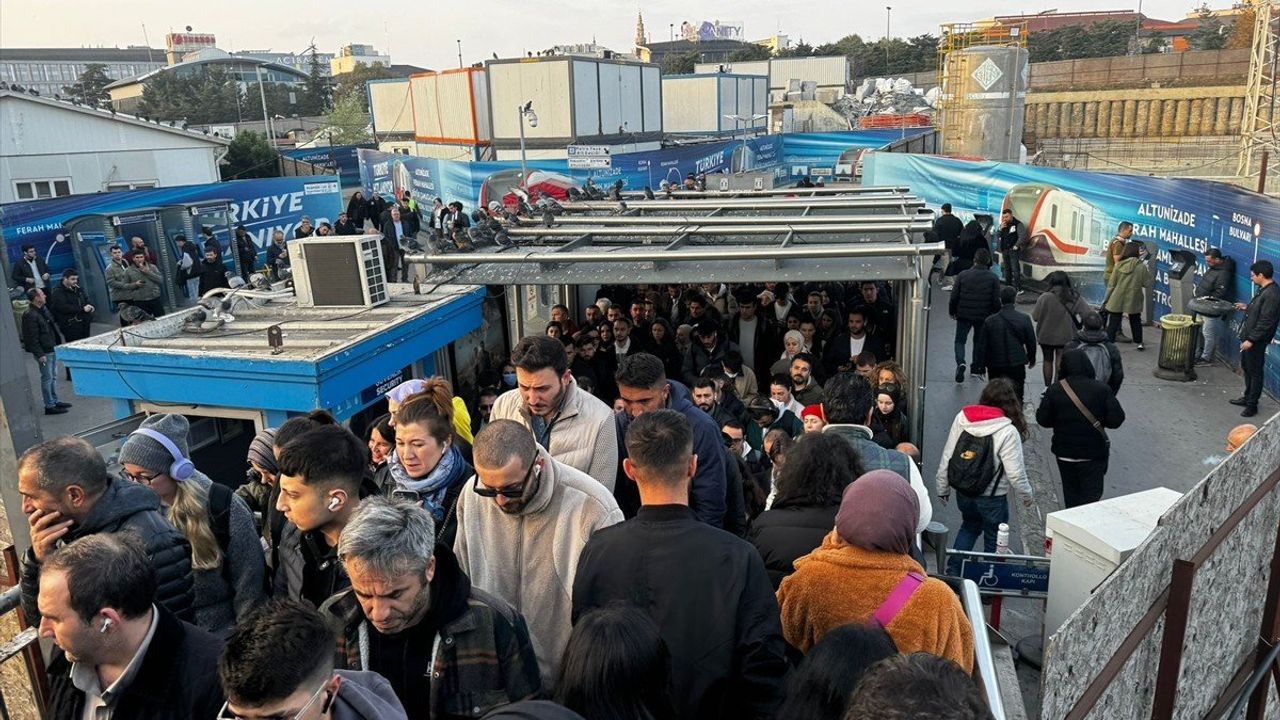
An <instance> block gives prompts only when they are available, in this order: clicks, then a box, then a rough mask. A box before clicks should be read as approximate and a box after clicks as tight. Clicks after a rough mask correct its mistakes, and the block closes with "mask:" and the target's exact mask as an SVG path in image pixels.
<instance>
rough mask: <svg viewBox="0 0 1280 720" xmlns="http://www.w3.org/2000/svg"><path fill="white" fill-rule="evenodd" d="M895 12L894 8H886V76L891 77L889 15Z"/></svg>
mask: <svg viewBox="0 0 1280 720" xmlns="http://www.w3.org/2000/svg"><path fill="white" fill-rule="evenodd" d="M892 12H893V8H892V7H890V6H888V5H885V6H884V76H885V77H889V76H890V75H891V74H893V68H891V67H889V15H890V13H892Z"/></svg>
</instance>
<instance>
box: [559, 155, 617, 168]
mask: <svg viewBox="0 0 1280 720" xmlns="http://www.w3.org/2000/svg"><path fill="white" fill-rule="evenodd" d="M610 167H613V162H612V161H611V160H610V159H609V158H607V157H571V158H569V169H570V170H591V169H593V168H610Z"/></svg>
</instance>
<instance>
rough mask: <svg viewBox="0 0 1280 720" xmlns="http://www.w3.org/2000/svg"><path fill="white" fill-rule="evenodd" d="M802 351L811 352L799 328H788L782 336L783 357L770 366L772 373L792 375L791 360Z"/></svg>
mask: <svg viewBox="0 0 1280 720" xmlns="http://www.w3.org/2000/svg"><path fill="white" fill-rule="evenodd" d="M802 352H810V350H809V347H808V346H807V345H805V343H804V335H803V334H801V332H800V331H799V330H788V331H787V333H786V334H785V335H783V336H782V357H780V358H778V360H777V361H776V362H774V363H773V365H772V366H770V367H769V374H770V375H788V376H790V375H791V360H792V358H794V357H795V356H796V355H799V354H800V353H802Z"/></svg>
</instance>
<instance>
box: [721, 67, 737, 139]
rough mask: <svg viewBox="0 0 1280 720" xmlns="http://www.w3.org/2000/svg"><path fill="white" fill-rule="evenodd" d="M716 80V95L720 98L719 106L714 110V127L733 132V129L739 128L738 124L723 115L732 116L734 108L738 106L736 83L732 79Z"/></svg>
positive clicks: (734, 111) (722, 78)
mask: <svg viewBox="0 0 1280 720" xmlns="http://www.w3.org/2000/svg"><path fill="white" fill-rule="evenodd" d="M717 80H718V82H717V83H716V94H717V95H718V96H719V98H720V105H719V107H717V108H716V123H717V125H716V127H718V128H719V129H720V130H722V131H727V132H733V129H734V128H735V127H739V123H737V122H735V121H734V120H731V119H729V118H726V117H725V115H733V114H735V113H736V110H735V108H736V107H737V104H738V89H737V85H738V81H737V80H736V79H734V78H732V77H721V78H718V79H717Z"/></svg>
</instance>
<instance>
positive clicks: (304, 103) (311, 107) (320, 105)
mask: <svg viewBox="0 0 1280 720" xmlns="http://www.w3.org/2000/svg"><path fill="white" fill-rule="evenodd" d="M308 64H309V66H310V67H309V68H308V72H307V84H306V92H305V95H304V97H303V98H302V100H301V102H299V103H298V105H299V108H298V112H299V114H302V115H319V114H321V113H323V112H325V111H327V110H328V109H329V106H330V97H329V93H330V90H331V88H330V86H329V76H327V75H325V73H324V69H323V67H321V65H320V57H319V56H318V55H316V48H315V46H314V45H313V46H312V47H311V58H310V59H309V61H308Z"/></svg>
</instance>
